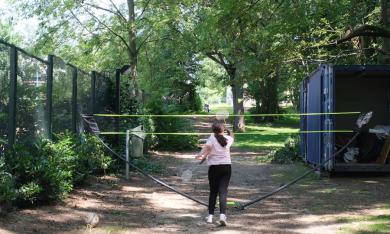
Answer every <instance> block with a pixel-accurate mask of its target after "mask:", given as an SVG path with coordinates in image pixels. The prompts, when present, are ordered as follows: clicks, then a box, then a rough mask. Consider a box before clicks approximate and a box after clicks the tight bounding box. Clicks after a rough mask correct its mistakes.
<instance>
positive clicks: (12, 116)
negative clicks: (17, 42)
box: [8, 46, 18, 146]
mask: <svg viewBox="0 0 390 234" xmlns="http://www.w3.org/2000/svg"><path fill="white" fill-rule="evenodd" d="M9 60H10V61H9V62H10V73H9V78H10V86H9V114H8V123H9V125H8V145H9V146H12V145H13V144H14V143H15V136H16V86H17V79H18V77H17V71H18V51H17V50H16V47H13V46H12V47H10V57H9Z"/></svg>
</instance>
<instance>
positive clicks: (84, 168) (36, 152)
mask: <svg viewBox="0 0 390 234" xmlns="http://www.w3.org/2000/svg"><path fill="white" fill-rule="evenodd" d="M111 161H112V160H111V158H110V157H109V156H107V155H105V154H104V148H103V146H102V145H101V144H99V142H98V141H97V140H96V139H95V138H94V137H92V136H88V135H87V136H83V138H82V140H80V139H79V138H78V137H76V136H73V135H70V134H62V135H59V136H58V140H57V141H56V142H52V141H49V140H40V141H38V142H36V143H24V144H16V145H15V146H14V147H13V148H12V149H10V150H9V151H8V152H6V154H5V157H4V161H3V164H2V165H3V166H2V167H1V169H0V171H1V170H3V172H2V173H3V174H4V173H6V174H7V175H9V176H8V177H4V178H10V179H2V183H1V184H0V186H2V187H5V188H9V191H8V192H5V191H4V194H2V196H4V199H7V200H9V201H12V200H13V198H12V196H11V195H12V194H15V204H16V205H18V206H26V205H32V204H37V203H38V204H39V203H44V202H50V201H59V200H62V199H64V198H65V197H66V196H67V195H68V193H69V192H70V191H71V190H72V189H73V186H74V185H75V184H77V183H80V182H82V181H83V180H84V179H86V178H87V176H88V175H90V174H91V173H92V172H98V171H105V170H106V169H107V168H108V167H109V166H110V164H111ZM12 188H14V192H10V191H12Z"/></svg>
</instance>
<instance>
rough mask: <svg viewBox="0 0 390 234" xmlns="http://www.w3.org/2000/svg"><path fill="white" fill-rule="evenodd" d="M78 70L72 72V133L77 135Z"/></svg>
mask: <svg viewBox="0 0 390 234" xmlns="http://www.w3.org/2000/svg"><path fill="white" fill-rule="evenodd" d="M77 114H78V113H77V68H75V67H74V68H73V71H72V131H73V133H77Z"/></svg>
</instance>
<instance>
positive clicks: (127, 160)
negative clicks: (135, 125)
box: [126, 129, 130, 180]
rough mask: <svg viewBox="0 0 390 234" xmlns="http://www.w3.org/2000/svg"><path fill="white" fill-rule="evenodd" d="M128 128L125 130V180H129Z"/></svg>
mask: <svg viewBox="0 0 390 234" xmlns="http://www.w3.org/2000/svg"><path fill="white" fill-rule="evenodd" d="M129 154H130V130H128V129H127V130H126V180H129V178H130V177H129V170H130V168H129V162H130V155H129Z"/></svg>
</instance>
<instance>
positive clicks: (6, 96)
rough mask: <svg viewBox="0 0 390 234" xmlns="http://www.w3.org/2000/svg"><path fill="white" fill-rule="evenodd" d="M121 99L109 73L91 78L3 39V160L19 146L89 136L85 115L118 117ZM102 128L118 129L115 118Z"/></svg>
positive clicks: (0, 113)
mask: <svg viewBox="0 0 390 234" xmlns="http://www.w3.org/2000/svg"><path fill="white" fill-rule="evenodd" d="M15 51H16V52H15ZM51 61H52V62H51ZM51 70H52V71H53V73H52V76H51V72H50V71H51ZM13 74H14V75H13ZM93 74H96V75H95V76H94V77H95V83H94V85H93V84H92V81H93V79H92V75H93ZM51 77H52V78H51ZM13 84H15V85H13ZM51 84H52V85H51ZM13 87H14V88H13ZM93 88H94V89H93ZM116 95H117V94H116V93H115V82H114V78H113V77H112V75H111V74H109V73H102V74H100V73H97V72H91V73H87V72H85V71H83V70H81V69H78V68H77V67H75V66H73V65H70V64H68V63H66V62H65V61H64V60H62V59H61V58H59V57H56V56H53V60H51V56H49V59H48V60H45V59H41V58H39V57H36V56H34V55H32V54H29V53H28V52H26V51H24V50H23V49H21V48H18V47H16V46H13V45H11V44H9V43H6V42H3V41H1V40H0V155H1V154H3V153H4V150H5V148H6V147H7V146H9V145H12V144H14V143H15V142H16V143H24V142H26V141H29V142H34V141H36V140H37V139H39V138H44V137H50V136H51V133H54V134H57V133H61V132H65V131H76V133H82V132H84V127H83V122H82V120H81V118H80V115H81V114H94V113H115V110H116V109H115V97H116ZM13 106H15V108H16V110H15V111H14V110H13ZM93 112H94V113H93ZM10 120H16V121H15V123H13V121H10ZM99 125H100V126H102V128H103V129H104V130H106V131H108V130H111V131H112V130H113V129H114V128H115V122H114V119H101V120H99ZM11 133H12V134H11ZM13 136H15V139H14V137H13Z"/></svg>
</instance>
